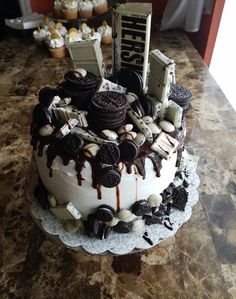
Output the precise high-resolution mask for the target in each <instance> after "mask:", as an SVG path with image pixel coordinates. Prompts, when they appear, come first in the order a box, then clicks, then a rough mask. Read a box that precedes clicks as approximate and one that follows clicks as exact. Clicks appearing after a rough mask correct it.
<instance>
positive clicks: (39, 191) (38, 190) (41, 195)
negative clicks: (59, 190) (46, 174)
mask: <svg viewBox="0 0 236 299" xmlns="http://www.w3.org/2000/svg"><path fill="white" fill-rule="evenodd" d="M34 196H35V197H36V199H37V201H38V203H39V205H40V206H41V207H42V208H43V209H44V210H46V209H49V207H50V205H49V202H48V191H47V189H46V188H45V187H44V185H43V184H42V183H39V184H38V185H37V186H36V187H35V189H34Z"/></svg>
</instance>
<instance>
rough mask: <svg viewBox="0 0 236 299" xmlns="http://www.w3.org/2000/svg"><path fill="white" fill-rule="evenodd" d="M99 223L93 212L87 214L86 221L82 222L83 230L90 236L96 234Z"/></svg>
mask: <svg viewBox="0 0 236 299" xmlns="http://www.w3.org/2000/svg"><path fill="white" fill-rule="evenodd" d="M101 224H102V223H101V222H100V221H99V220H98V219H97V217H96V215H95V214H89V215H88V217H87V221H84V222H83V225H84V228H85V231H86V232H87V234H88V235H89V236H90V237H92V236H93V235H97V234H98V232H99V229H100V226H101Z"/></svg>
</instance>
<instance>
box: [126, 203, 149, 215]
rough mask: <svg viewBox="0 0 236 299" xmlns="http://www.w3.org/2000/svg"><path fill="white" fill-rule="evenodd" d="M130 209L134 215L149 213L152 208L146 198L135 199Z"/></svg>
mask: <svg viewBox="0 0 236 299" xmlns="http://www.w3.org/2000/svg"><path fill="white" fill-rule="evenodd" d="M131 211H132V213H133V214H134V215H136V216H143V215H145V214H149V213H151V211H152V209H151V207H150V206H149V205H148V202H147V201H146V200H144V199H143V200H138V201H136V202H135V203H134V204H133V205H132V207H131Z"/></svg>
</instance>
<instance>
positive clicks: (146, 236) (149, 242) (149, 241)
mask: <svg viewBox="0 0 236 299" xmlns="http://www.w3.org/2000/svg"><path fill="white" fill-rule="evenodd" d="M143 239H144V240H145V241H146V242H148V244H149V245H151V246H152V245H153V242H152V240H151V239H150V238H149V237H148V235H147V234H144V235H143Z"/></svg>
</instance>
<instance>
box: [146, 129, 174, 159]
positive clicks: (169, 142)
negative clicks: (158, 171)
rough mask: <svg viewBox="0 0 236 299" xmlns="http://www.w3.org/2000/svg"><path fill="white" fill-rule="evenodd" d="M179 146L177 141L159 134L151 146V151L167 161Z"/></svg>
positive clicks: (162, 133)
mask: <svg viewBox="0 0 236 299" xmlns="http://www.w3.org/2000/svg"><path fill="white" fill-rule="evenodd" d="M178 145H179V142H178V140H176V139H174V138H173V137H171V136H170V135H168V134H166V133H164V132H161V134H160V135H159V136H158V137H157V138H156V140H155V141H154V142H153V144H152V145H151V149H152V150H153V151H154V152H156V153H158V154H159V155H161V156H162V157H163V158H165V159H166V160H168V159H169V158H170V156H171V154H172V153H173V152H174V151H175V150H176V148H177V146H178Z"/></svg>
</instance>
